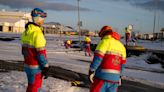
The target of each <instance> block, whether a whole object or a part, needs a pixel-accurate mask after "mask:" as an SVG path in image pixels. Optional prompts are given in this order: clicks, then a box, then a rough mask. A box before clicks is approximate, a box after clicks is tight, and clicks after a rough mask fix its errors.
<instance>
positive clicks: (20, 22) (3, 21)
mask: <svg viewBox="0 0 164 92" xmlns="http://www.w3.org/2000/svg"><path fill="white" fill-rule="evenodd" d="M31 20H32V19H31V16H30V13H26V12H21V11H5V10H2V11H0V32H17V33H20V32H23V31H24V30H25V28H24V27H25V24H26V23H27V22H28V21H31Z"/></svg>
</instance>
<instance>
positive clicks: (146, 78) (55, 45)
mask: <svg viewBox="0 0 164 92" xmlns="http://www.w3.org/2000/svg"><path fill="white" fill-rule="evenodd" d="M2 35H3V36H8V37H11V36H19V35H17V34H12V35H11V34H8V35H6V34H2V33H0V37H2ZM57 38H58V36H52V35H48V36H47V39H48V40H47V55H48V60H49V63H50V65H54V66H60V67H62V68H65V69H68V70H72V71H75V72H80V73H84V74H87V73H88V69H89V65H90V62H91V61H92V58H93V57H86V56H84V52H82V51H80V52H78V51H76V52H64V51H65V49H64V47H63V43H62V42H61V41H59V40H58V39H57ZM72 38H74V37H72ZM63 39H64V38H63ZM74 39H75V38H74ZM139 44H142V46H144V45H145V47H146V48H148V47H151V49H159V48H160V49H162V50H163V49H164V47H162V45H159V44H160V42H153V43H152V42H150V41H145V42H144V41H142V42H141V43H139ZM147 57H148V54H143V55H140V56H139V57H136V56H132V57H129V58H127V64H126V67H127V68H126V70H125V74H124V78H125V79H126V80H133V81H137V82H141V83H144V84H148V85H151V86H155V87H160V88H164V73H157V72H152V70H155V71H160V72H161V71H162V72H164V69H163V68H161V65H160V64H151V65H150V64H147V63H146V62H145V59H147ZM0 60H21V61H23V57H22V55H21V45H20V43H19V39H17V40H14V41H9V42H4V41H0ZM26 86H27V80H26V76H25V73H24V72H17V71H12V72H8V73H4V72H3V73H2V72H1V73H0V92H25V88H26ZM88 91H89V89H85V88H78V87H72V86H71V83H70V82H69V81H64V80H60V79H56V78H52V77H50V78H48V79H47V80H45V81H44V83H43V92H88Z"/></svg>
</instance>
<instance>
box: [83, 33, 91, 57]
mask: <svg viewBox="0 0 164 92" xmlns="http://www.w3.org/2000/svg"><path fill="white" fill-rule="evenodd" d="M90 44H91V39H90V37H89V34H86V36H85V38H84V52H85V56H87V53H88V55H89V56H91V49H90Z"/></svg>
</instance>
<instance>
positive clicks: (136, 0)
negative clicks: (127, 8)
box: [102, 0, 164, 11]
mask: <svg viewBox="0 0 164 92" xmlns="http://www.w3.org/2000/svg"><path fill="white" fill-rule="evenodd" d="M102 1H110V2H111V1H112V2H119V1H123V2H127V3H129V4H131V5H132V6H134V7H138V8H142V9H146V10H150V11H151V10H154V6H155V1H158V3H157V8H158V9H159V10H161V11H164V0H102Z"/></svg>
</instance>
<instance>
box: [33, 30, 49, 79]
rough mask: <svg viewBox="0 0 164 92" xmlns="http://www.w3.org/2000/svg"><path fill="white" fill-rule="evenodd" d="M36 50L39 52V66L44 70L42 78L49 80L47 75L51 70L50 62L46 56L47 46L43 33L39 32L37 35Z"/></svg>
mask: <svg viewBox="0 0 164 92" xmlns="http://www.w3.org/2000/svg"><path fill="white" fill-rule="evenodd" d="M34 41H35V43H34V44H35V48H36V50H37V60H38V63H39V66H40V68H41V70H42V76H45V77H44V78H45V79H46V78H47V74H48V69H49V65H48V60H47V55H46V49H45V45H46V40H45V38H44V35H43V33H42V32H38V33H36V34H35V38H34Z"/></svg>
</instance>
